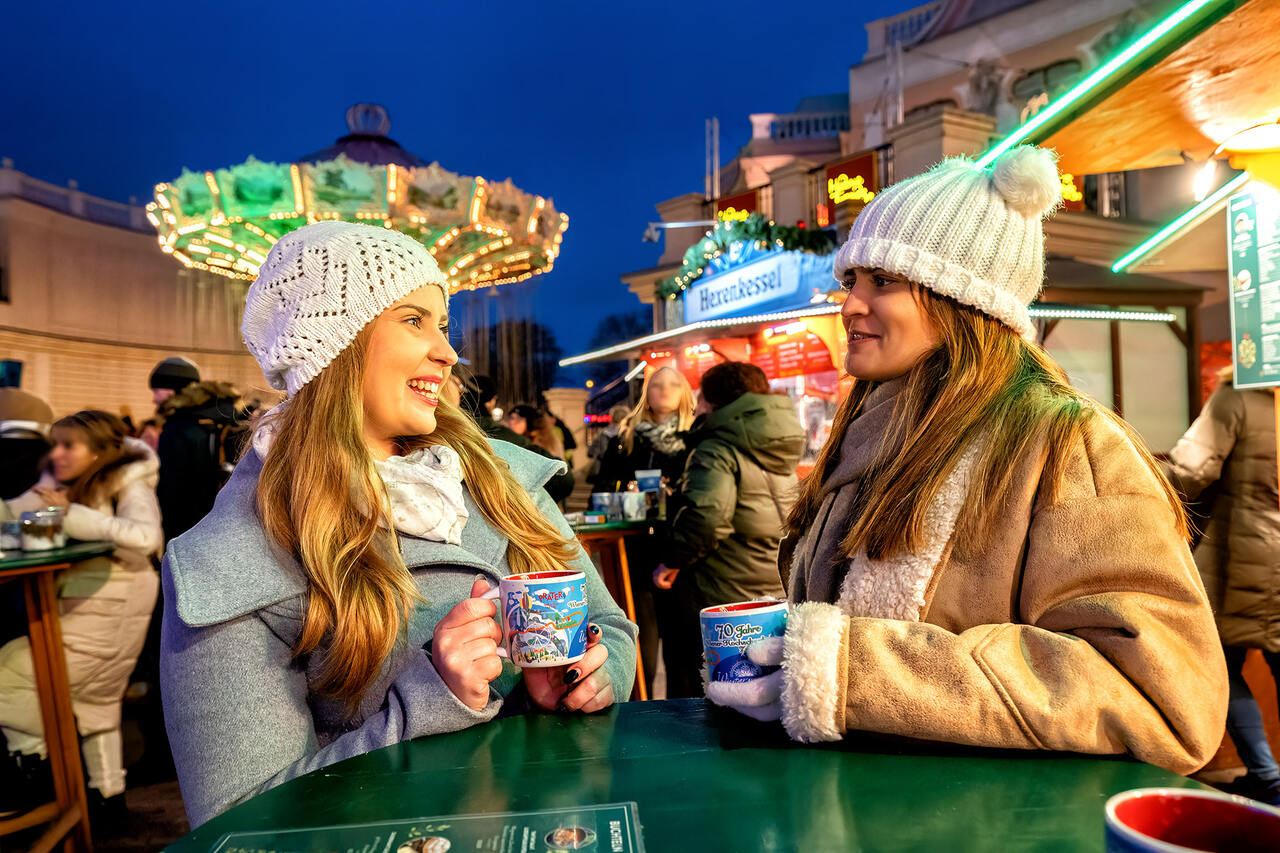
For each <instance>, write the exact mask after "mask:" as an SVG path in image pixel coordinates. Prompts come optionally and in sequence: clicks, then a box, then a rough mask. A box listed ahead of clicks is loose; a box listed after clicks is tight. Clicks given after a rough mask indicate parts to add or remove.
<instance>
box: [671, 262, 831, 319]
mask: <svg viewBox="0 0 1280 853" xmlns="http://www.w3.org/2000/svg"><path fill="white" fill-rule="evenodd" d="M832 257H833V256H832V255H826V256H820V255H811V254H807V253H804V252H773V253H770V254H768V255H766V256H765V257H763V258H760V259H759V260H756V261H752V262H751V263H749V264H744V265H743V266H740V267H736V268H734V269H729V270H726V271H724V272H722V273H718V274H716V275H714V276H709V277H707V278H704V279H702V280H701V281H699V282H698V283H697V284H695V285H693V286H692V287H690V288H689V289H688V291H686V292H685V294H684V296H683V300H684V320H685V322H686V323H696V322H697V321H699V320H711V319H716V318H721V317H740V316H744V315H748V314H758V313H763V312H767V311H778V310H786V309H789V308H801V307H804V306H806V305H808V304H809V297H810V296H811V295H812V291H813V290H815V289H816V290H818V291H819V292H826V291H827V290H830V289H831V287H832V286H833V280H832V278H831V263H832Z"/></svg>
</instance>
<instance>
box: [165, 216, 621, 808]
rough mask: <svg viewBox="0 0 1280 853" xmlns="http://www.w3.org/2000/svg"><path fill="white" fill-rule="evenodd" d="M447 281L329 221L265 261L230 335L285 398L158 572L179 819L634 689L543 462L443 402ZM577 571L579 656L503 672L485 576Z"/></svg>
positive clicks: (420, 255)
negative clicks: (378, 757)
mask: <svg viewBox="0 0 1280 853" xmlns="http://www.w3.org/2000/svg"><path fill="white" fill-rule="evenodd" d="M447 287H448V284H447V282H446V279H445V277H444V276H443V275H442V274H441V272H440V270H439V268H438V267H437V266H436V263H435V260H434V259H433V258H432V257H431V255H430V253H429V252H427V250H426V249H425V248H423V247H422V246H421V245H420V244H418V243H417V242H416V241H414V240H413V239H412V238H410V237H407V236H405V235H402V234H400V233H398V232H394V231H387V230H386V229H383V228H375V227H372V226H368V225H356V224H350V223H342V222H323V223H318V224H314V225H309V226H306V227H303V228H300V229H298V230H297V231H294V232H292V233H290V234H288V235H286V236H284V237H282V238H280V240H279V242H277V243H276V244H275V246H273V247H272V250H271V253H270V254H269V255H268V257H267V259H266V262H265V263H264V264H263V265H262V269H261V272H260V273H259V275H258V278H257V280H256V281H255V282H254V284H253V285H252V287H251V288H250V289H249V294H248V300H247V303H246V305H245V314H244V323H243V333H244V338H245V343H246V344H247V345H248V347H249V350H250V351H251V352H252V353H253V354H254V356H255V357H256V358H257V359H258V362H259V364H261V366H262V369H263V372H264V373H265V375H266V376H267V378H268V380H269V381H270V382H271V384H272V385H273V386H274V387H276V388H280V389H284V390H286V391H287V393H288V397H287V398H286V400H285V402H283V403H282V404H281V405H279V406H277V407H276V408H275V409H273V410H271V411H270V412H268V413H267V414H266V415H265V416H264V417H263V418H262V419H261V421H260V422H259V423H258V424H256V426H255V430H254V433H253V440H252V447H251V449H249V450H247V451H246V453H245V455H244V457H243V458H242V459H241V460H240V463H239V465H238V466H237V467H236V470H235V473H234V474H233V475H232V478H231V480H230V481H229V482H228V484H227V485H226V486H225V487H224V488H223V490H222V492H221V493H220V494H219V496H218V500H217V503H216V504H215V505H214V509H213V511H212V512H211V513H210V514H209V515H208V516H207V517H206V518H205V519H204V520H203V521H202V522H200V524H198V525H197V526H196V527H195V528H193V529H192V530H191V531H190V532H188V533H186V534H184V535H183V536H181V537H178V538H177V539H175V540H174V541H173V542H172V543H170V546H169V551H168V553H167V555H166V557H165V567H164V571H163V573H162V574H163V582H164V590H165V594H164V601H165V616H164V631H163V641H162V651H161V686H162V688H163V696H164V707H165V722H166V726H167V729H168V731H169V738H170V741H171V743H172V745H173V754H174V760H175V763H176V765H177V770H178V778H179V781H180V782H181V785H182V794H183V799H184V801H185V803H186V807H187V813H188V815H189V816H190V819H191V822H192V824H193V825H194V824H200V823H203V822H204V821H207V820H208V819H209V818H211V817H213V816H214V815H216V814H218V813H219V812H221V811H223V810H225V809H226V808H228V807H229V806H231V805H232V804H234V803H236V802H239V801H241V800H244V799H246V798H248V797H250V796H252V795H253V794H255V793H258V792H260V791H263V790H265V789H267V788H271V787H272V786H275V785H278V784H280V783H281V782H284V781H286V780H288V779H292V778H294V777H296V776H300V775H302V774H304V773H307V772H309V771H312V770H315V769H317V768H320V767H324V766H326V765H328V764H332V763H333V762H335V761H340V760H341V759H344V758H347V757H349V756H353V755H357V754H360V753H363V752H367V751H369V750H372V749H376V748H377V747H381V746H386V745H389V744H394V743H397V742H399V741H402V740H408V739H410V738H415V737H419V736H421V735H429V734H437V733H440V732H449V731H456V730H458V729H462V728H466V727H468V726H472V725H475V724H477V723H481V722H485V721H486V720H490V719H492V718H493V717H494V716H495V715H496V714H497V713H498V712H499V709H500V708H503V707H504V705H505V707H506V710H507V712H513V711H518V710H521V708H522V706H523V705H526V704H527V705H528V706H529V707H531V708H533V709H537V710H543V711H553V710H561V711H584V712H591V711H597V710H600V709H601V708H604V707H606V706H608V705H609V704H611V703H612V702H613V701H614V698H615V697H616V696H626V695H627V694H628V693H629V692H630V690H631V682H632V677H633V676H632V673H633V672H634V671H635V634H636V631H635V626H634V625H632V624H631V623H629V622H628V621H627V620H626V619H625V617H624V616H623V615H622V612H621V611H620V610H619V609H618V608H617V606H616V605H615V604H614V603H613V601H612V599H611V598H610V597H609V593H608V592H607V591H606V589H605V587H604V585H603V583H601V581H600V579H599V577H598V576H597V574H596V572H595V570H594V568H593V566H592V564H591V561H590V559H589V558H588V557H587V556H586V554H585V553H584V552H583V551H582V549H581V547H580V546H578V545H577V543H576V541H575V540H574V538H573V534H572V532H571V531H570V529H569V527H568V525H567V524H566V523H565V521H564V518H563V517H562V516H561V515H560V513H559V512H558V511H556V509H555V507H554V505H553V504H552V503H551V500H550V498H549V497H547V495H546V494H545V492H544V491H543V489H542V485H543V483H545V482H546V481H547V479H548V478H549V477H551V476H552V474H554V473H556V471H557V470H558V469H559V468H560V467H561V465H560V463H557V462H555V461H553V460H549V459H546V458H545V457H542V456H538V455H536V454H534V453H531V452H529V451H526V450H523V449H521V448H517V447H515V446H513V445H510V444H507V443H506V442H502V441H494V442H489V441H488V440H486V438H485V437H484V435H483V434H482V433H481V432H480V431H479V429H478V428H477V427H476V425H475V423H474V422H473V421H471V420H470V419H469V418H467V417H466V416H465V415H464V414H462V412H461V411H460V410H458V409H457V408H456V407H454V406H453V405H451V404H450V403H448V402H446V401H445V400H442V399H440V397H439V396H438V394H439V389H440V387H441V386H442V385H443V384H444V382H445V381H446V380H447V379H448V377H449V374H450V369H451V368H452V366H453V365H454V364H455V362H456V361H457V354H456V353H455V352H454V350H453V348H452V347H451V346H450V345H449V340H448V291H447ZM565 569H568V570H576V571H582V572H585V573H586V576H587V596H588V600H589V601H590V602H591V606H592V613H591V619H592V624H591V626H590V628H589V630H588V636H589V649H588V651H587V654H586V657H585V658H583V659H582V660H581V661H579V662H578V663H575V664H572V665H570V666H567V667H556V668H548V669H529V670H525V671H524V673H523V677H522V676H521V674H520V672H519V671H518V670H515V669H513V668H512V667H511V666H510V665H509V664H507V665H505V666H504V664H503V662H502V661H501V659H500V658H499V656H498V654H497V652H498V646H497V641H498V640H499V639H500V637H499V629H498V626H497V623H496V622H495V621H494V614H495V609H496V608H495V605H494V603H493V602H492V601H490V600H486V599H483V598H481V596H482V595H483V594H484V593H485V592H486V591H487V590H488V589H489V588H490V587H491V586H493V585H495V584H496V582H497V580H498V578H500V577H503V576H505V575H507V574H510V573H516V572H528V571H555V570H565Z"/></svg>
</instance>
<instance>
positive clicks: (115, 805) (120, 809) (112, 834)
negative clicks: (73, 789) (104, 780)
mask: <svg viewBox="0 0 1280 853" xmlns="http://www.w3.org/2000/svg"><path fill="white" fill-rule="evenodd" d="M85 794H86V795H87V796H88V798H89V825H90V826H91V827H93V836H94V838H96V839H101V838H116V837H121V836H123V835H124V834H125V833H126V832H127V831H128V829H129V808H128V806H126V805H125V802H124V794H116V795H115V796H114V797H104V796H102V793H101V792H100V791H99V790H98V789H97V788H88V789H86V791H85Z"/></svg>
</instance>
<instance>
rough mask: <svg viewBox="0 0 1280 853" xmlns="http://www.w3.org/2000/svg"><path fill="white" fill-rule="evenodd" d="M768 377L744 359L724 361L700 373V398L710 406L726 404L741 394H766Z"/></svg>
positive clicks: (767, 391)
mask: <svg viewBox="0 0 1280 853" xmlns="http://www.w3.org/2000/svg"><path fill="white" fill-rule="evenodd" d="M768 393H769V377H768V376H766V375H765V372H764V371H763V370H761V369H760V368H759V367H757V366H756V365H754V364H751V363H750V362H746V361H724V362H721V363H720V364H717V365H716V366H715V367H712V368H711V369H710V370H708V371H707V372H706V373H704V374H702V399H704V400H706V401H707V403H709V404H710V405H711V407H712V408H715V409H719V408H720V407H722V406H727V405H729V404H730V403H732V402H733V401H734V400H736V399H738V398H739V397H741V396H742V395H743V394H768Z"/></svg>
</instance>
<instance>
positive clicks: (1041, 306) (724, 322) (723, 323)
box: [560, 258, 1205, 367]
mask: <svg viewBox="0 0 1280 853" xmlns="http://www.w3.org/2000/svg"><path fill="white" fill-rule="evenodd" d="M1204 290H1205V288H1203V287H1198V286H1196V285H1192V284H1186V283H1184V282H1180V281H1173V280H1171V279H1167V278H1160V277H1158V276H1153V275H1117V274H1116V273H1113V272H1111V271H1110V270H1108V269H1107V268H1106V267H1099V266H1095V265H1093V264H1086V263H1083V262H1081V261H1074V260H1070V259H1068V258H1049V259H1048V260H1047V262H1046V264H1045V289H1044V292H1043V293H1042V294H1041V300H1042V301H1041V302H1039V303H1037V304H1035V305H1033V306H1031V316H1032V317H1033V318H1036V319H1075V320H1104V321H1111V320H1119V321H1124V322H1159V323H1169V322H1173V321H1174V320H1175V319H1176V317H1175V315H1173V314H1171V313H1168V312H1166V311H1146V310H1134V309H1133V307H1132V306H1152V307H1157V308H1160V307H1173V306H1191V305H1198V304H1199V303H1200V300H1201V298H1202V296H1203V293H1204ZM832 298H836V297H835V296H834V294H833V297H832ZM1115 305H1122V306H1131V307H1130V308H1127V309H1113V308H1112V307H1111V306H1115ZM839 313H840V305H839V304H838V303H834V302H833V303H825V304H822V305H815V306H813V307H812V308H800V309H796V310H794V311H780V312H775V313H771V314H752V315H749V316H745V317H725V318H721V319H716V320H702V321H700V322H697V323H689V324H687V325H684V326H679V327H677V328H674V329H667V330H666V331H662V332H655V333H654V334H652V335H644V336H642V337H639V338H633V339H631V340H629V341H620V342H619V343H616V344H613V345H611V346H607V347H601V348H600V349H596V350H592V351H590V352H584V353H581V354H580V355H575V356H570V357H569V358H564V359H561V360H560V366H561V367H568V366H570V365H574V364H583V363H584V362H590V361H622V360H624V359H643V358H644V357H645V355H646V353H648V352H649V351H650V350H652V349H655V348H663V349H668V348H673V347H678V346H684V345H687V344H691V343H701V342H702V341H705V340H706V338H707V333H708V332H714V333H715V334H716V335H718V336H723V337H734V336H736V335H742V334H748V333H753V332H755V331H757V330H758V329H759V328H760V326H761V325H764V324H766V323H785V322H787V321H788V320H798V319H802V318H804V317H820V316H830V315H832V314H839Z"/></svg>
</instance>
